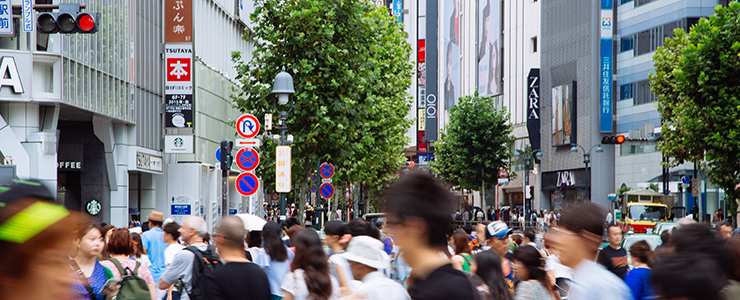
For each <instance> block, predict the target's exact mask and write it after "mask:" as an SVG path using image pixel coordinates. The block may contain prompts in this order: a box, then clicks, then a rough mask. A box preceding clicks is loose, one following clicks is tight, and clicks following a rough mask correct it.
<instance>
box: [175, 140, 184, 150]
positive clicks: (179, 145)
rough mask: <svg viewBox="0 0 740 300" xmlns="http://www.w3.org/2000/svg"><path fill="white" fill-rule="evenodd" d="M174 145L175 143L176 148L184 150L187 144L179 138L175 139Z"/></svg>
mask: <svg viewBox="0 0 740 300" xmlns="http://www.w3.org/2000/svg"><path fill="white" fill-rule="evenodd" d="M174 143H175V147H177V148H182V145H184V144H185V142H183V140H182V138H179V137H178V138H176V139H175V141H174Z"/></svg>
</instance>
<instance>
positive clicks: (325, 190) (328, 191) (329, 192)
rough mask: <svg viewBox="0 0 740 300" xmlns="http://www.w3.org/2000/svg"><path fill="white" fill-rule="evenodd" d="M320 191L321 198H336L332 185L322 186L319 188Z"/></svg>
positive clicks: (325, 184)
mask: <svg viewBox="0 0 740 300" xmlns="http://www.w3.org/2000/svg"><path fill="white" fill-rule="evenodd" d="M319 191H320V192H321V197H324V198H331V196H334V186H333V185H332V184H331V183H324V184H322V185H321V187H319Z"/></svg>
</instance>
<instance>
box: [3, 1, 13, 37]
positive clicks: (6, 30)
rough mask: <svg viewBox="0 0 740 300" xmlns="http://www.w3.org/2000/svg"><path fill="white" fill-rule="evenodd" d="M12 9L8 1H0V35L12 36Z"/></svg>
mask: <svg viewBox="0 0 740 300" xmlns="http://www.w3.org/2000/svg"><path fill="white" fill-rule="evenodd" d="M13 27H14V26H13V8H12V7H11V6H10V0H0V34H2V35H6V34H7V35H13Z"/></svg>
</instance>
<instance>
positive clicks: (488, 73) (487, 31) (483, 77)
mask: <svg viewBox="0 0 740 300" xmlns="http://www.w3.org/2000/svg"><path fill="white" fill-rule="evenodd" d="M501 3H502V1H499V0H479V1H478V36H477V37H478V94H479V95H480V96H481V97H491V96H496V95H499V94H501V92H502V91H503V88H502V87H501V77H502V74H503V72H502V68H501V62H502V59H501V55H500V54H499V51H500V49H501V17H500V16H501Z"/></svg>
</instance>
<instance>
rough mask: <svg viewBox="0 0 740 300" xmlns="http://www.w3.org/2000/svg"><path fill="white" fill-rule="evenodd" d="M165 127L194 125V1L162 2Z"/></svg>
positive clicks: (190, 126)
mask: <svg viewBox="0 0 740 300" xmlns="http://www.w3.org/2000/svg"><path fill="white" fill-rule="evenodd" d="M164 40H165V47H164V48H165V68H164V70H165V86H164V90H165V91H164V94H165V100H164V104H165V127H168V128H193V127H194V125H195V124H194V120H193V107H194V99H193V79H194V76H193V71H194V70H195V68H194V66H193V62H194V60H193V57H194V56H193V1H192V0H165V1H164Z"/></svg>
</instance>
